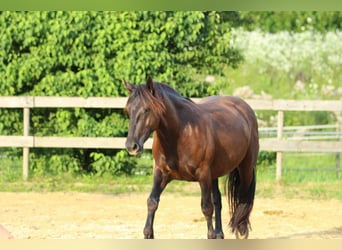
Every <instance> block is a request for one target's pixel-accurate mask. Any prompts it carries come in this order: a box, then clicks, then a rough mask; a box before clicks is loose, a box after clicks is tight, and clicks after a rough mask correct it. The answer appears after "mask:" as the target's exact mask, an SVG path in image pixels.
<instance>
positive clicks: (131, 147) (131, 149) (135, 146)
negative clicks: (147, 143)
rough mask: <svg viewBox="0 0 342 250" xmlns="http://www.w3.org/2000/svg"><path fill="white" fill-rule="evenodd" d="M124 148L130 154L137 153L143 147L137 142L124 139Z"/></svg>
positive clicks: (140, 151) (141, 150) (139, 152)
mask: <svg viewBox="0 0 342 250" xmlns="http://www.w3.org/2000/svg"><path fill="white" fill-rule="evenodd" d="M126 150H127V152H128V153H129V154H130V155H139V154H141V153H142V152H143V150H144V147H143V146H142V145H140V144H139V143H137V142H129V141H126Z"/></svg>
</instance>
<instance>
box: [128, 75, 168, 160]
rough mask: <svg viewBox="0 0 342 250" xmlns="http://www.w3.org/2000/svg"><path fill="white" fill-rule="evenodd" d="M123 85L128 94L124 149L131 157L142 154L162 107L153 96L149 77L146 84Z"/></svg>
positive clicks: (159, 101) (156, 125) (158, 119)
mask: <svg viewBox="0 0 342 250" xmlns="http://www.w3.org/2000/svg"><path fill="white" fill-rule="evenodd" d="M124 83H125V87H126V89H127V90H128V92H129V97H128V100H127V104H126V107H125V112H126V113H127V114H128V116H129V119H130V123H129V129H128V135H127V140H126V149H127V151H128V153H130V154H131V155H137V154H140V153H142V151H143V149H144V143H145V141H146V140H147V139H148V138H149V136H150V134H151V133H152V132H153V131H154V130H156V129H157V128H158V125H159V121H160V115H161V114H162V112H163V111H164V105H163V103H162V102H161V100H160V99H158V98H157V97H156V95H155V89H154V83H153V81H152V78H151V77H149V78H148V79H147V82H146V84H141V85H132V84H129V83H128V82H126V81H124Z"/></svg>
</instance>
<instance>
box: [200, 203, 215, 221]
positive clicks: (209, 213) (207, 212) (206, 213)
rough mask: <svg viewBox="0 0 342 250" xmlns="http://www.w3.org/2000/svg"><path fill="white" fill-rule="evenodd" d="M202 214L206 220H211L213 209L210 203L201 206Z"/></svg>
mask: <svg viewBox="0 0 342 250" xmlns="http://www.w3.org/2000/svg"><path fill="white" fill-rule="evenodd" d="M202 213H203V214H204V216H205V217H206V218H211V217H212V216H213V213H214V208H213V204H212V203H207V204H202Z"/></svg>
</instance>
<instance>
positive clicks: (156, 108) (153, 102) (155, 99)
mask: <svg viewBox="0 0 342 250" xmlns="http://www.w3.org/2000/svg"><path fill="white" fill-rule="evenodd" d="M155 88H156V89H155V91H154V93H151V91H150V90H149V89H148V88H147V86H146V85H145V84H141V85H138V86H137V88H136V90H135V95H136V97H137V98H140V101H142V102H143V105H144V106H148V107H149V108H150V109H151V110H152V111H153V112H155V113H157V114H162V113H164V112H165V105H164V102H163V95H162V93H161V91H160V89H159V88H160V85H159V84H155Z"/></svg>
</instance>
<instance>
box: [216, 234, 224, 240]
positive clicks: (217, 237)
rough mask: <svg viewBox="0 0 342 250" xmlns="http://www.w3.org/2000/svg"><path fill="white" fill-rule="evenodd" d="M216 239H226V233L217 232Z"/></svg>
mask: <svg viewBox="0 0 342 250" xmlns="http://www.w3.org/2000/svg"><path fill="white" fill-rule="evenodd" d="M216 239H224V234H223V233H222V232H220V233H216Z"/></svg>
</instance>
